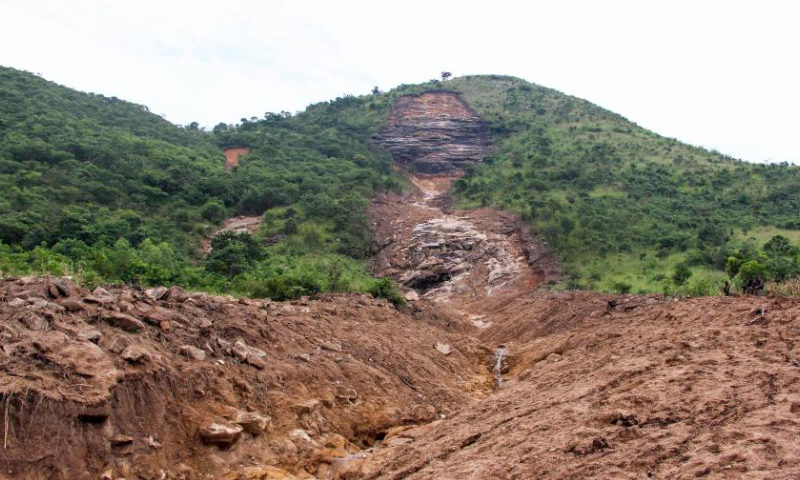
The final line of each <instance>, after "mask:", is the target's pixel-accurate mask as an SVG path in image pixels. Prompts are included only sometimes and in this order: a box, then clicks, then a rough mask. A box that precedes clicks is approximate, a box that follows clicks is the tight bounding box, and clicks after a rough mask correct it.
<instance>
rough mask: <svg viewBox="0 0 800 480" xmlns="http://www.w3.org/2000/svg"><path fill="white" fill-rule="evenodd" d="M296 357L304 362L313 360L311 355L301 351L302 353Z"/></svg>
mask: <svg viewBox="0 0 800 480" xmlns="http://www.w3.org/2000/svg"><path fill="white" fill-rule="evenodd" d="M295 358H297V359H298V360H302V361H304V362H307V363H308V362H311V355H309V354H307V353H301V354H300V355H297V356H296V357H295Z"/></svg>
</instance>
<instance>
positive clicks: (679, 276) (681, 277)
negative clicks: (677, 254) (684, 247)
mask: <svg viewBox="0 0 800 480" xmlns="http://www.w3.org/2000/svg"><path fill="white" fill-rule="evenodd" d="M691 276H692V270H691V269H690V268H689V266H688V265H686V264H685V263H680V264H678V266H677V267H675V272H674V273H673V274H672V281H673V282H675V285H677V286H679V287H680V286H683V285H686V281H687V280H689V277H691Z"/></svg>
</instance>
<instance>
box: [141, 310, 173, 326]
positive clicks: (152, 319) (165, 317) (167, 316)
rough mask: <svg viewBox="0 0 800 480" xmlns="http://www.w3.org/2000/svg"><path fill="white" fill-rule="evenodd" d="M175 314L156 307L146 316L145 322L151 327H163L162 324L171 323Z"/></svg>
mask: <svg viewBox="0 0 800 480" xmlns="http://www.w3.org/2000/svg"><path fill="white" fill-rule="evenodd" d="M172 317H173V314H172V311H171V310H167V309H166V308H161V307H155V308H153V309H151V310H148V311H147V313H145V314H144V317H142V318H143V319H144V321H145V322H147V323H149V324H150V325H156V326H159V325H161V323H162V322H169V321H170V320H172Z"/></svg>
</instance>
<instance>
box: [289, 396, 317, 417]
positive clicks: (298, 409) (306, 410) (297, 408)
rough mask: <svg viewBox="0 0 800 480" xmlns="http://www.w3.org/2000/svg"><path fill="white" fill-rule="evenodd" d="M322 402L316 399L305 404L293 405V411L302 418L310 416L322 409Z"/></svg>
mask: <svg viewBox="0 0 800 480" xmlns="http://www.w3.org/2000/svg"><path fill="white" fill-rule="evenodd" d="M320 405H321V403H320V401H319V400H316V399H311V400H306V401H305V402H300V403H295V404H294V405H292V407H291V408H292V411H294V413H295V414H296V415H297V416H298V417H300V416H303V415H308V414H310V413H313V412H314V411H316V410H318V409H319V408H320Z"/></svg>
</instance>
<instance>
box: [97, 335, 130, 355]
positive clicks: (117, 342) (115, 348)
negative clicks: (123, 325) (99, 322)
mask: <svg viewBox="0 0 800 480" xmlns="http://www.w3.org/2000/svg"><path fill="white" fill-rule="evenodd" d="M131 343H132V342H131V340H130V339H129V338H127V337H124V336H121V335H116V336H114V337H112V338H107V337H103V338H102V339H101V341H100V346H101V347H103V348H105V349H106V350H108V351H110V352H112V353H122V351H123V350H125V349H126V348H128V347H129V346H130V345H131Z"/></svg>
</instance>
